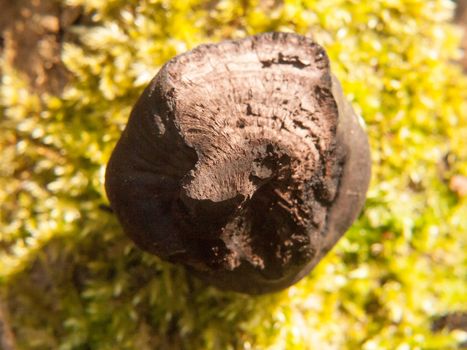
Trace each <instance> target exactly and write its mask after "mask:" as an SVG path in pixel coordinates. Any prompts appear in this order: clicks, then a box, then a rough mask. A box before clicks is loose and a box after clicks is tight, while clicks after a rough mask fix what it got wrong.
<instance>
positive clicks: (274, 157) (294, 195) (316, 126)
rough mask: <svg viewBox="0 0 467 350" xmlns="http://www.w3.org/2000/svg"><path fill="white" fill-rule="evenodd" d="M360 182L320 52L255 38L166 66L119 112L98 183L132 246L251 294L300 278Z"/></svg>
mask: <svg viewBox="0 0 467 350" xmlns="http://www.w3.org/2000/svg"><path fill="white" fill-rule="evenodd" d="M369 178H370V155H369V147H368V142H367V137H366V135H365V133H364V132H363V130H362V128H361V127H360V125H359V123H358V120H357V117H356V115H355V113H354V112H353V110H352V108H351V107H350V105H349V104H348V103H347V102H346V101H345V100H344V98H343V95H342V91H341V88H340V86H339V82H338V81H337V79H335V78H334V77H333V76H332V75H331V72H330V67H329V60H328V58H327V55H326V53H325V51H324V50H323V49H322V48H321V47H320V46H319V45H317V44H316V43H315V42H313V41H312V40H310V39H308V38H305V37H303V36H299V35H296V34H289V33H266V34H262V35H257V36H253V37H249V38H246V39H243V40H237V41H224V42H221V43H219V44H214V45H202V46H199V47H198V48H196V49H194V50H192V51H190V52H188V53H186V54H183V55H180V56H177V57H175V58H173V59H172V60H170V61H169V62H168V63H167V64H166V65H165V66H164V67H163V68H162V69H161V70H160V72H159V73H158V74H157V75H156V77H155V78H154V79H153V80H152V82H151V83H150V85H149V86H148V87H147V88H146V90H145V91H144V93H143V94H142V96H141V97H140V99H139V101H138V102H137V103H136V105H135V107H134V109H133V111H132V113H131V116H130V119H129V122H128V125H127V127H126V129H125V131H124V132H123V135H122V137H121V139H120V140H119V142H118V144H117V146H116V148H115V150H114V152H113V154H112V157H111V159H110V161H109V164H108V168H107V174H106V189H107V193H108V197H109V200H110V202H111V206H112V208H113V209H114V210H115V212H116V214H117V216H118V218H119V220H120V222H121V224H122V226H123V228H124V230H125V232H126V233H127V234H128V235H129V236H130V237H131V238H132V239H133V240H134V241H135V242H136V244H137V245H138V246H140V247H141V248H142V249H144V250H146V251H148V252H150V253H153V254H156V255H158V256H160V257H161V258H163V259H166V260H169V261H172V262H175V263H181V264H183V265H185V266H186V267H187V268H188V269H190V270H192V271H193V272H194V273H195V274H196V275H197V276H199V277H200V278H202V279H204V280H205V281H208V282H209V283H212V284H214V285H216V286H218V287H220V288H223V289H229V290H235V291H239V292H244V293H250V294H260V293H267V292H273V291H277V290H280V289H283V288H286V287H288V286H290V285H292V284H293V283H295V282H297V281H298V280H299V279H301V278H302V277H304V276H305V275H306V274H308V273H309V272H310V270H311V269H312V268H313V267H314V266H315V265H316V264H317V263H318V262H319V260H320V259H321V258H322V257H323V256H324V255H325V254H326V252H328V251H329V250H330V249H331V248H332V246H333V245H334V244H335V243H336V242H337V240H338V239H339V238H340V237H341V236H342V235H343V233H344V232H345V231H346V230H347V229H348V227H349V226H350V225H351V223H352V222H353V221H354V220H355V218H356V217H357V215H358V214H359V212H360V210H361V208H362V206H363V203H364V200H365V194H366V190H367V187H368V182H369Z"/></svg>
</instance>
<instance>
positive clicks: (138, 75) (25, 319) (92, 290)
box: [0, 0, 467, 350]
mask: <svg viewBox="0 0 467 350" xmlns="http://www.w3.org/2000/svg"><path fill="white" fill-rule="evenodd" d="M67 3H70V4H81V5H83V6H84V8H85V10H86V11H87V13H88V14H90V16H91V14H92V16H91V18H92V19H93V21H94V25H93V26H87V27H77V28H75V31H76V34H77V36H78V38H79V42H78V43H77V44H66V45H65V49H64V53H63V59H64V62H65V64H66V66H67V67H68V69H69V70H70V71H71V72H72V73H73V76H74V77H73V78H72V81H71V82H70V84H69V87H68V88H67V89H66V91H64V92H63V94H62V95H61V96H49V95H42V96H37V95H34V94H31V93H30V92H28V89H27V87H26V86H25V85H24V83H23V82H22V81H21V79H20V78H19V77H18V75H17V74H16V73H15V72H14V71H13V70H12V69H11V68H9V67H5V68H4V70H3V73H4V77H3V82H2V85H1V110H0V113H2V114H3V115H2V118H1V120H0V129H1V134H0V152H1V159H2V162H1V163H0V203H2V209H1V211H0V291H1V295H2V296H3V298H5V299H6V301H7V303H8V305H9V309H10V313H11V318H12V324H13V326H14V330H15V332H16V335H17V340H18V343H19V345H20V348H21V349H135V348H138V349H157V348H162V347H163V346H167V347H168V348H174V349H177V348H187V349H308V348H309V349H360V348H361V349H367V350H371V349H400V350H402V349H449V348H455V346H456V344H457V343H458V342H460V341H461V340H462V339H461V338H462V337H464V338H465V333H461V332H459V331H457V332H456V331H452V332H442V333H432V331H431V322H432V318H433V317H434V316H435V315H439V314H443V313H447V312H450V311H454V310H462V309H463V308H464V309H465V305H467V293H465V290H466V282H465V275H466V272H467V271H466V263H465V249H466V247H465V243H466V242H465V241H466V233H467V222H466V221H467V220H466V217H467V200H466V198H465V197H463V198H462V197H458V196H456V194H454V193H452V192H451V191H450V190H449V186H448V183H449V179H450V178H451V177H452V176H453V175H463V176H467V148H466V147H465V140H467V78H466V77H465V76H463V75H462V74H461V71H460V68H459V67H457V66H455V65H453V64H452V61H453V60H454V59H456V58H457V56H456V55H458V51H457V47H458V43H459V35H458V34H459V33H457V32H456V31H455V30H454V28H453V27H451V25H450V24H448V21H449V18H450V16H451V10H452V6H453V5H452V3H451V2H450V1H446V0H381V1H370V0H368V1H348V0H333V1H330V0H303V1H291V0H290V1H288V0H286V1H283V2H277V4H276V5H274V4H273V3H275V2H270V3H271V4H270V5H266V3H268V4H269V2H262V1H241V2H239V1H230V0H223V1H210V2H206V1H194V0H192V1H184V0H183V1H182V0H177V1H157V0H156V1H151V0H143V1H123V0H114V1H106V0H69V1H67ZM272 30H276V31H296V32H299V33H302V34H307V35H311V36H313V37H314V38H315V39H316V40H317V41H318V42H319V43H321V44H322V45H323V46H324V47H325V48H326V50H327V51H328V53H329V56H330V58H331V61H332V68H333V71H334V72H335V73H336V75H337V76H338V77H339V79H340V80H341V82H342V83H343V88H344V91H345V93H346V95H347V96H348V98H349V99H350V101H351V102H352V104H353V105H354V107H355V109H356V110H357V111H358V112H359V113H360V114H361V115H362V116H363V119H364V120H365V122H366V128H367V132H368V134H369V136H370V142H371V148H372V152H373V154H372V157H373V164H374V166H373V179H372V184H371V188H370V191H369V195H368V201H367V205H366V208H365V211H364V213H363V214H362V216H361V217H360V219H359V221H357V222H356V223H355V225H354V226H353V227H352V229H351V230H350V231H349V232H348V234H347V235H346V236H345V238H344V239H342V240H341V241H340V242H339V244H338V246H337V247H336V249H334V250H333V251H332V252H331V253H330V254H329V255H328V256H327V257H326V258H325V259H324V260H323V261H322V262H321V263H320V265H319V266H318V268H317V269H316V270H315V271H314V272H313V273H312V274H311V275H310V276H309V277H307V278H306V279H304V280H303V281H301V282H300V283H298V284H297V285H296V286H293V287H291V288H290V289H288V290H286V291H284V292H282V293H279V294H275V295H268V296H261V297H248V296H243V295H238V294H234V293H224V292H220V291H217V290H215V289H214V288H211V287H207V286H205V285H203V284H202V283H201V282H199V281H197V280H195V279H193V278H191V277H190V276H187V275H186V273H185V272H184V271H183V270H182V269H180V268H178V267H174V266H171V265H169V264H167V263H163V262H161V261H159V260H158V259H157V258H155V257H152V256H149V255H147V254H145V253H142V252H141V251H139V250H138V249H137V248H135V247H134V245H133V244H132V243H131V242H130V241H129V240H128V239H127V238H126V237H125V236H124V235H123V233H122V231H121V228H120V226H119V225H118V223H117V222H116V219H115V217H114V216H113V215H112V214H111V213H110V212H109V211H108V210H106V206H107V205H108V202H107V199H106V196H105V193H104V189H103V175H104V170H105V164H106V161H107V160H108V158H109V156H110V152H111V150H112V148H113V146H114V145H115V142H116V140H117V139H118V137H119V135H120V132H121V131H122V129H123V127H124V125H125V122H126V120H127V118H128V115H129V112H130V109H131V106H132V105H133V103H134V102H135V100H136V98H137V96H138V95H139V94H140V93H141V91H142V89H143V88H144V86H145V84H147V83H148V81H149V80H150V78H151V77H152V76H153V75H154V74H155V73H156V72H157V70H158V68H159V67H160V65H161V64H163V63H164V62H165V61H167V60H168V59H170V58H171V57H173V56H174V55H176V54H179V53H182V52H184V51H186V50H188V49H190V48H192V47H194V46H196V45H198V44H201V43H204V42H212V41H218V40H221V39H224V38H236V37H243V36H246V35H249V34H254V33H257V32H262V31H272Z"/></svg>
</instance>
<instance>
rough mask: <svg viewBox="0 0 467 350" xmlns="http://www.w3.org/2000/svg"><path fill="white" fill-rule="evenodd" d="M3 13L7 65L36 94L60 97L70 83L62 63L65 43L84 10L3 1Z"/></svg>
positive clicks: (50, 2) (53, 0) (49, 2)
mask: <svg viewBox="0 0 467 350" xmlns="http://www.w3.org/2000/svg"><path fill="white" fill-rule="evenodd" d="M0 9H1V11H0V36H1V39H2V44H3V46H4V48H3V49H4V56H5V62H6V64H7V65H9V66H11V67H14V68H15V69H16V70H17V71H18V72H19V73H20V74H21V76H22V78H23V79H25V81H27V82H28V85H29V87H30V88H31V90H32V91H34V92H39V93H41V92H49V93H60V92H61V91H62V89H63V87H64V86H65V84H66V83H67V81H68V72H67V70H66V69H65V67H64V65H63V63H62V62H61V59H60V55H61V51H62V42H63V40H62V39H63V37H64V35H65V33H66V32H67V29H68V27H69V26H70V25H71V24H73V23H74V22H75V21H76V20H77V19H78V18H79V16H80V13H81V10H80V8H79V7H69V6H64V5H63V4H61V3H60V2H59V1H57V0H0ZM0 69H1V67H0ZM0 73H1V72H0Z"/></svg>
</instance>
